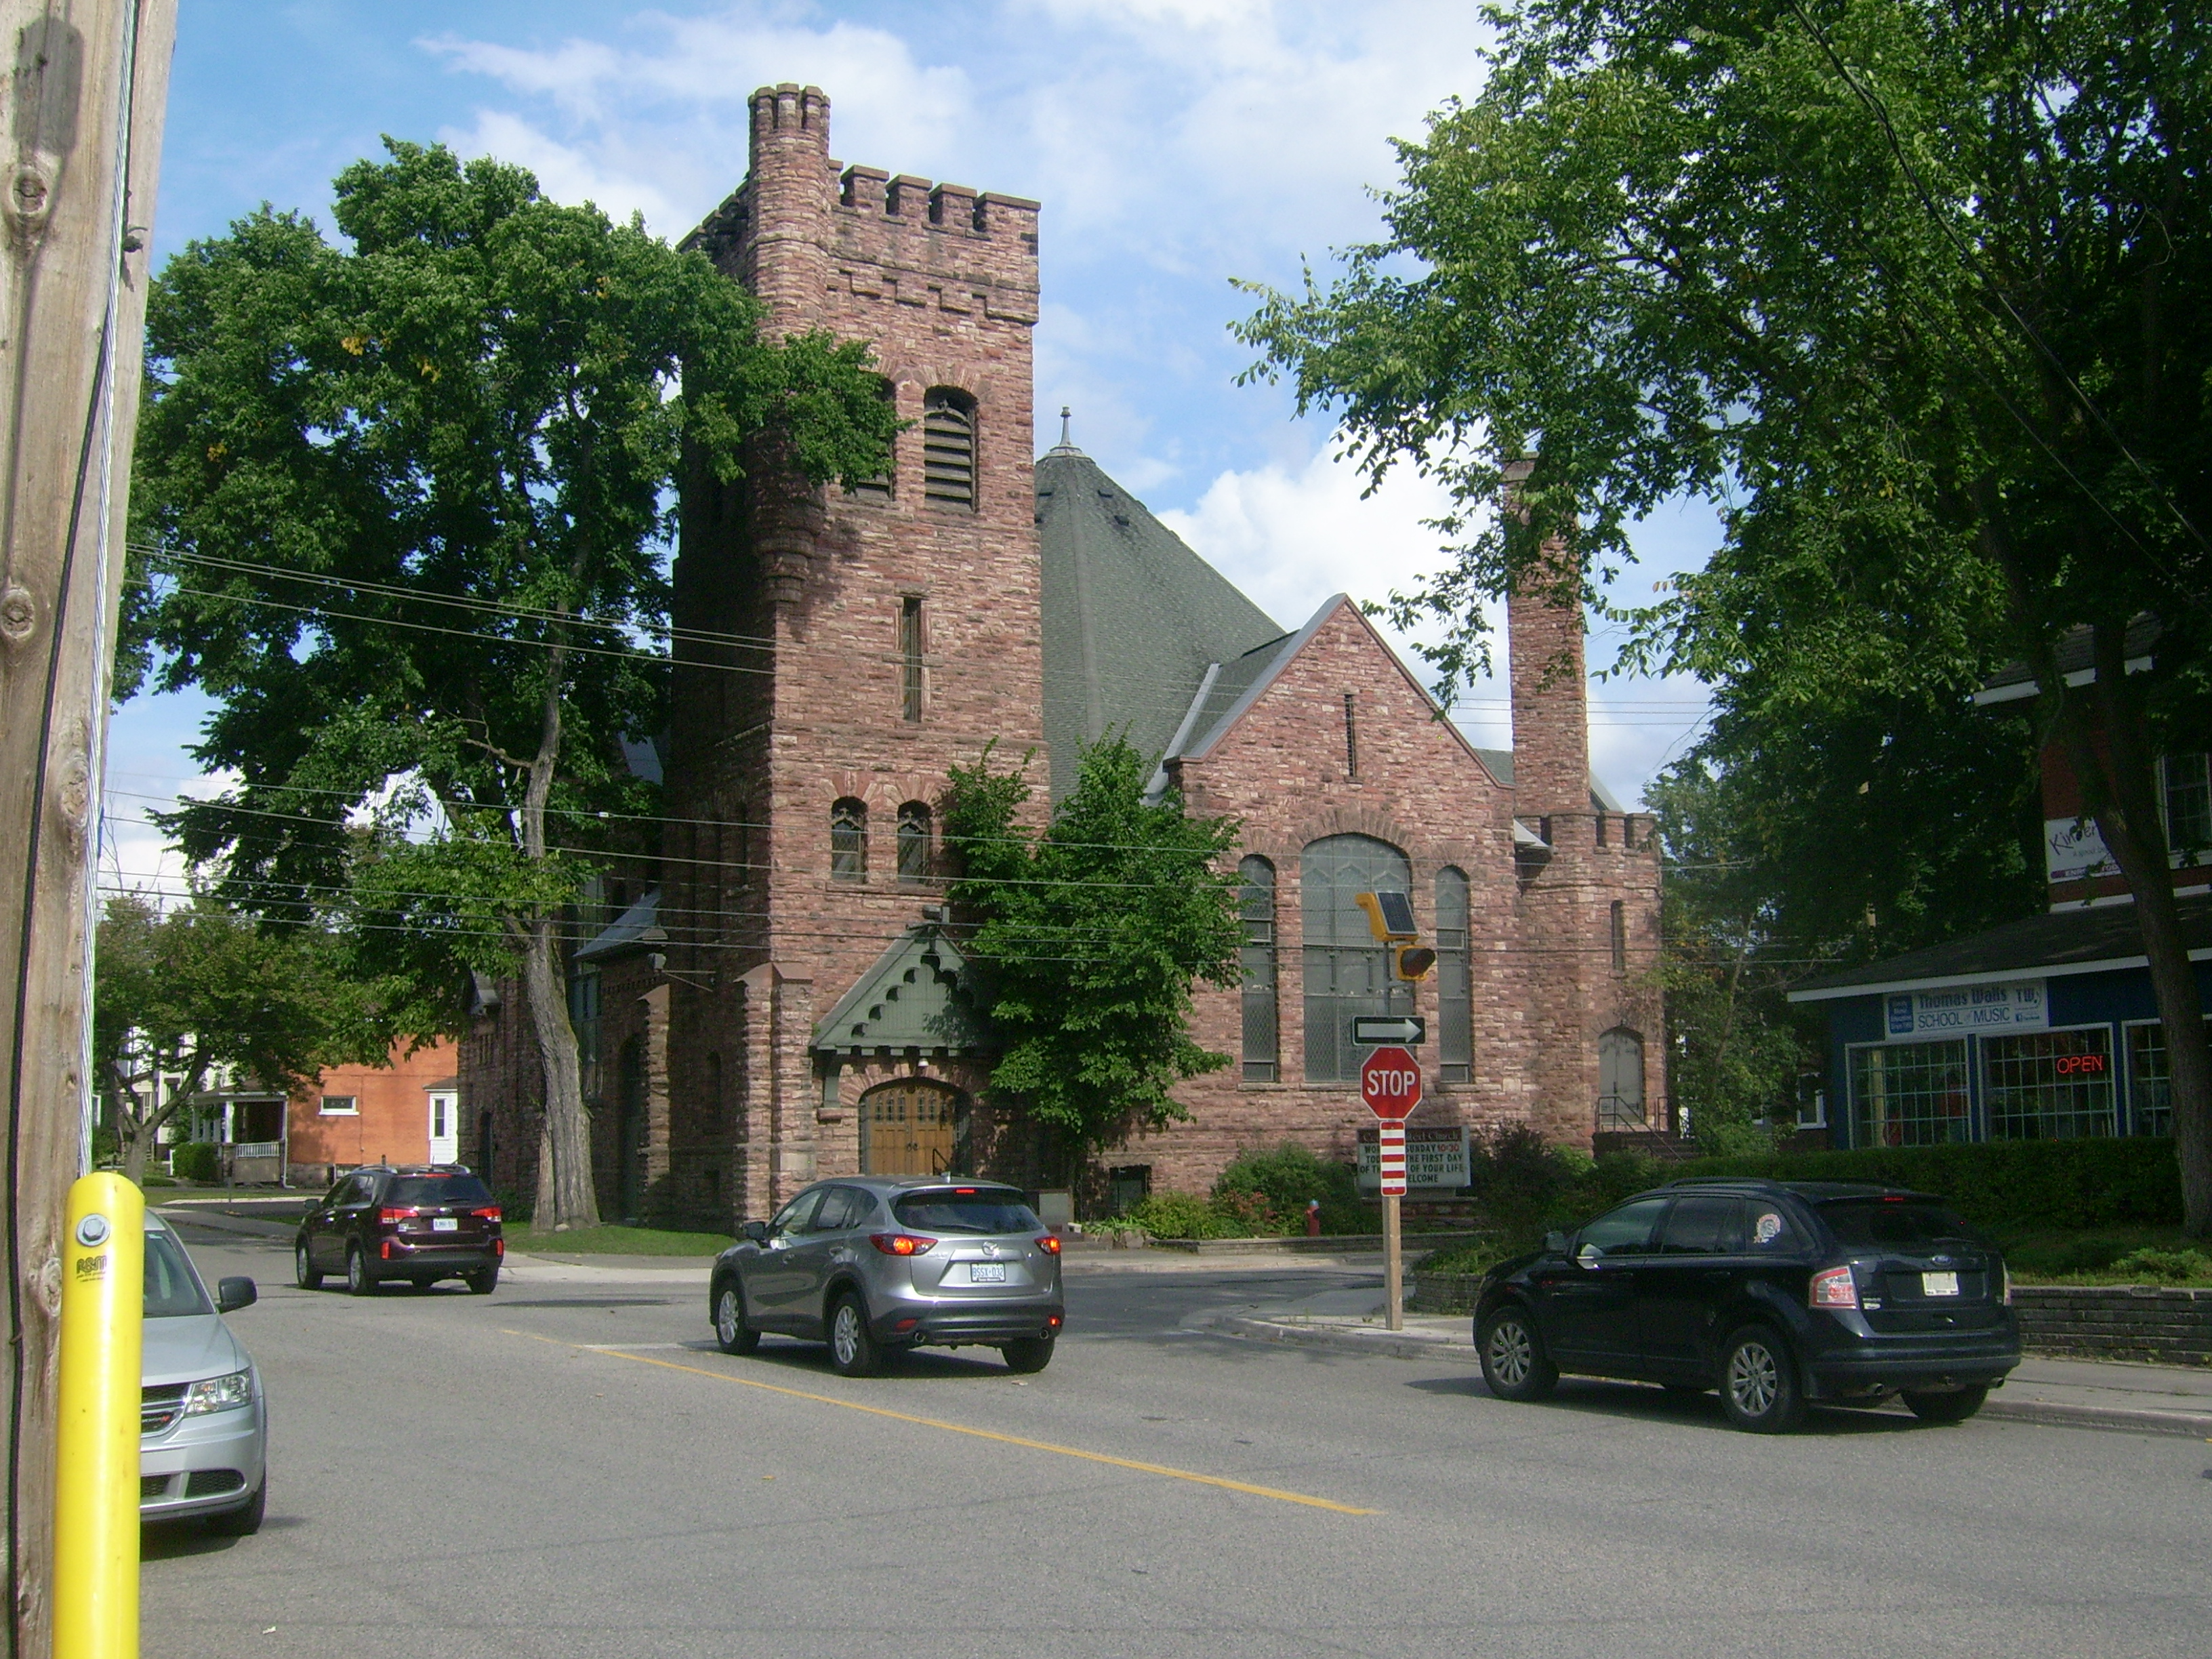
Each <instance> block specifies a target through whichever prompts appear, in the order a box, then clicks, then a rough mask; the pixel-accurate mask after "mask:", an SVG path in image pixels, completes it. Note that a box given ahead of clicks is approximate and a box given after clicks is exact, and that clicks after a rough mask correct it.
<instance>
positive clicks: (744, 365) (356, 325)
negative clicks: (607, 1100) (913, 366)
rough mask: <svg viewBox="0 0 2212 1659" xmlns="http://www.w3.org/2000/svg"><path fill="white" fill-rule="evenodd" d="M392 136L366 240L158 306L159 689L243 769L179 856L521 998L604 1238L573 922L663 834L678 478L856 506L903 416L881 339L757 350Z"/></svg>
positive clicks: (254, 225) (740, 308)
mask: <svg viewBox="0 0 2212 1659" xmlns="http://www.w3.org/2000/svg"><path fill="white" fill-rule="evenodd" d="M386 144H387V148H388V149H389V150H390V159H389V160H388V161H382V162H372V161H362V162H358V163H356V165H354V166H353V167H349V168H348V169H347V170H346V171H345V172H344V173H342V174H341V175H340V176H339V178H338V179H337V203H336V212H335V219H336V223H337V228H338V230H339V231H340V232H341V233H343V235H344V236H345V237H346V238H347V239H348V245H347V246H331V244H330V243H328V242H326V241H325V240H324V238H323V236H322V234H320V232H319V230H318V229H317V228H316V227H315V226H314V224H313V222H310V221H308V220H307V219H305V218H303V217H301V216H298V215H296V214H291V213H277V212H273V211H271V210H269V209H268V208H266V207H264V209H263V210H261V211H259V212H258V213H256V214H254V215H252V216H249V217H247V218H245V219H242V220H240V221H239V222H237V223H235V224H234V225H233V226H232V228H231V231H230V234H228V236H224V237H222V238H218V239H216V240H210V241H205V242H197V243H194V244H193V245H191V246H190V247H188V248H186V249H185V252H182V253H181V254H179V255H178V256H177V257H176V258H174V259H173V260H172V261H171V262H170V263H169V264H168V265H167V268H166V269H165V270H163V272H162V274H161V277H160V279H159V281H158V282H157V283H156V284H155V288H154V290H153V292H152V295H151V296H150V302H149V311H148V325H147V327H148V344H147V364H148V374H149V386H148V395H147V400H146V408H145V413H144V416H143V421H142V423H141V429H140V434H139V440H138V453H137V479H136V483H135V486H134V491H133V503H134V507H136V509H137V511H138V513H139V514H140V518H141V522H142V524H143V537H142V539H143V540H146V541H148V542H149V543H150V544H151V545H152V548H153V552H152V555H151V557H150V561H149V563H150V570H151V572H152V574H154V575H155V578H156V580H155V581H154V582H153V583H152V585H151V586H148V587H146V588H145V589H144V590H143V591H142V592H141V593H140V594H139V595H138V596H137V599H135V600H134V605H133V609H132V612H131V620H132V623H133V625H134V627H135V629H136V630H137V635H138V636H139V637H140V638H142V639H143V640H146V641H150V644H151V647H152V649H153V651H154V653H156V654H157V656H158V659H159V662H160V667H159V678H160V682H161V684H163V685H164V686H165V687H177V686H183V685H188V684H189V685H197V686H199V687H201V688H203V689H204V690H207V691H208V692H210V693H211V694H212V695H213V696H215V697H216V699H217V702H218V704H219V707H218V708H217V710H216V714H214V715H213V716H212V717H211V718H210V720H209V721H208V723H207V726H206V729H205V732H204V738H203V739H202V741H201V743H200V744H199V745H198V747H197V749H196V750H195V751H194V752H195V754H196V756H197V758H198V759H199V760H200V761H202V762H203V763H205V764H207V765H209V766H210V767H227V768H230V769H234V770H235V771H236V772H237V774H238V775H239V776H240V778H241V780H242V782H241V783H240V785H239V787H236V788H234V789H233V790H231V791H229V792H228V793H227V794H225V795H224V796H223V797H222V799H219V800H217V801H214V802H209V803H204V804H199V805H192V806H190V807H188V808H186V809H185V811H182V812H181V813H180V814H179V816H178V817H177V818H176V820H175V821H174V828H175V829H176V832H177V833H178V835H179V837H180V841H181V844H182V845H183V847H184V848H185V852H186V853H187V854H189V855H190V856H191V858H193V859H194V860H197V861H200V862H203V863H206V862H210V861H218V862H219V865H220V886H219V890H221V891H222V893H223V895H224V896H226V897H228V898H229V899H231V900H233V901H234V902H239V903H241V904H246V905H248V906H251V907H252V908H256V909H258V910H259V911H262V912H264V913H265V914H269V915H306V914H309V913H312V912H314V911H317V910H319V909H320V908H324V907H325V906H326V905H327V904H329V903H330V902H332V901H333V900H334V899H336V898H337V897H338V896H341V895H347V894H352V895H354V896H357V897H358V898H359V899H360V900H361V905H360V907H359V908H356V910H355V911H354V912H353V921H354V923H355V925H356V930H357V932H358V933H359V936H360V940H361V943H362V945H363V948H364V950H365V951H368V954H370V955H372V956H375V955H377V954H378V953H379V951H381V953H382V955H383V957H385V958H386V966H394V967H396V966H400V965H404V966H406V967H408V968H409V969H410V970H411V971H413V972H414V973H415V974H416V975H417V976H418V977H419V978H422V979H424V980H426V981H428V980H435V979H438V978H441V977H442V979H443V981H445V983H447V985H449V986H451V987H454V988H455V993H456V994H457V992H458V987H459V984H460V982H461V979H462V975H461V973H460V971H459V970H460V969H461V968H462V967H464V966H471V967H477V968H480V969H493V970H497V971H513V972H516V973H519V975H520V978H521V981H522V985H523V990H524V998H523V1000H524V1002H525V1004H526V1009H527V1012H528V1017H529V1019H530V1023H531V1030H532V1036H533V1037H534V1039H535V1045H536V1049H537V1054H538V1060H539V1062H540V1065H541V1067H542V1070H543V1073H544V1082H545V1132H544V1139H543V1142H542V1149H541V1150H542V1157H541V1160H540V1165H541V1176H540V1181H539V1200H538V1217H539V1218H540V1220H541V1222H543V1223H546V1224H548V1225H557V1224H560V1223H563V1222H565V1223H568V1224H570V1225H590V1224H591V1223H592V1222H593V1221H594V1220H595V1219H596V1218H597V1212H598V1206H597V1200H596V1199H595V1197H594V1194H593V1187H592V1170H591V1141H590V1135H589V1133H588V1124H587V1122H586V1115H585V1108H584V1103H583V1098H582V1093H581V1079H580V1068H579V1065H578V1059H577V1050H576V1041H575V1034H574V1031H573V1030H571V1028H570V1026H569V1024H568V1013H567V1008H566V998H565V994H564V988H565V987H564V985H563V982H562V957H561V948H560V947H561V945H562V943H563V941H562V920H561V919H562V914H563V907H564V905H566V904H567V903H568V901H569V900H570V899H571V898H572V897H573V896H574V892H575V890H576V888H577V885H578V883H579V879H580V871H581V868H582V866H583V862H584V861H587V860H589V859H590V858H591V857H592V856H593V855H594V854H601V853H604V852H605V851H607V850H609V849H610V848H612V849H616V850H619V849H621V848H623V847H624V846H626V845H628V844H629V842H625V840H624V837H623V827H624V826H625V825H628V826H629V827H630V829H633V830H635V829H636V828H637V825H636V820H635V817H625V816H624V815H649V814H650V813H652V812H653V811H654V810H655V805H656V802H657V795H656V794H655V793H653V791H652V790H650V789H649V788H648V787H647V786H646V785H644V784H642V783H641V782H639V781H636V780H635V779H634V778H632V777H630V776H629V774H628V772H627V770H626V769H625V767H624V765H623V757H622V750H621V739H622V738H623V735H624V734H625V733H640V734H642V733H647V732H657V731H659V730H660V729H661V727H662V726H663V724H664V723H665V691H666V674H665V666H666V659H665V655H664V654H663V653H662V652H661V650H660V649H659V638H658V637H657V630H660V629H663V628H664V627H665V615H666V609H667V591H666V567H667V554H668V549H669V543H670V538H671V536H672V534H673V532H674V516H673V511H672V506H671V503H672V500H673V485H674V483H675V481H676V478H677V475H678V465H679V461H684V462H686V463H687V464H689V465H692V466H694V467H696V468H697V469H698V470H699V472H700V475H701V476H702V477H706V476H711V477H715V478H719V479H720V481H722V482H723V483H732V482H734V481H736V480H737V479H738V477H740V476H741V473H742V471H743V470H744V469H743V467H742V466H741V459H750V460H751V461H752V462H753V463H754V465H753V471H754V473H755V476H756V477H760V476H761V475H762V473H763V467H765V468H766V469H767V470H768V471H769V473H771V474H772V476H773V477H775V478H776V479H778V480H779V481H781V480H787V479H793V478H795V479H798V480H800V481H803V483H805V484H806V485H808V486H812V485H817V484H819V483H822V482H823V481H824V480H827V479H829V478H835V477H843V478H846V479H848V480H849V479H854V478H858V477H866V476H869V475H872V474H873V473H876V472H878V471H880V470H881V468H882V466H883V465H884V457H885V455H886V454H887V453H888V445H889V442H890V436H891V435H892V432H893V430H894V428H895V426H896V420H895V417H894V416H892V415H891V414H890V411H889V410H887V409H886V408H885V406H884V404H883V403H882V402H881V401H880V399H879V398H878V392H877V384H878V383H877V380H876V377H875V376H874V375H873V374H871V373H869V372H868V368H867V363H868V356H867V353H866V349H864V348H863V347H861V346H859V345H855V344H849V343H848V344H842V345H841V344H837V343H835V342H833V341H831V340H830V339H829V337H827V336H824V335H819V334H815V335H805V336H793V337H787V338H786V339H784V340H782V341H781V342H769V341H765V340H763V339H761V338H760V337H758V334H757V326H756V325H757V319H758V318H759V315H760V311H759V307H758V306H757V303H756V302H755V301H753V300H752V299H751V298H750V296H748V295H746V294H745V293H744V291H743V290H742V289H739V288H738V286H737V285H736V284H735V283H731V282H729V281H727V280H726V279H725V278H724V277H723V276H720V274H719V273H718V272H716V271H715V270H714V268H713V267H712V266H711V265H710V264H708V262H707V260H706V259H705V258H702V257H701V256H700V255H698V254H696V253H689V252H676V251H673V250H671V248H669V247H668V246H666V245H665V243H662V242H660V241H659V240H656V239H654V238H653V237H652V236H650V235H648V234H646V232H645V230H644V228H642V226H641V224H640V223H639V222H635V221H633V222H631V223H630V224H629V225H627V226H622V225H616V224H612V223H611V222H609V221H608V220H607V219H606V218H605V216H603V215H602V214H600V213H599V210H597V209H595V208H592V207H591V206H589V205H586V206H584V207H580V208H576V207H565V206H562V205H560V204H556V203H553V202H550V201H548V200H546V199H545V198H544V197H542V196H540V195H539V193H538V187H537V184H536V182H535V180H534V179H532V177H531V175H530V174H529V173H526V172H524V171H523V170H522V169H520V168H519V167H507V166H502V165H501V164H499V163H496V162H494V161H472V162H470V163H469V164H468V165H467V166H465V167H464V166H462V165H461V164H460V163H459V162H458V161H456V160H455V158H454V157H453V155H451V154H450V153H448V152H447V150H445V149H442V148H436V147H433V148H428V149H425V148H422V147H420V146H417V145H413V144H406V143H397V142H393V141H391V140H387V141H386ZM779 487H781V485H780V486H779ZM364 815H367V816H368V817H369V818H370V819H371V820H373V824H372V827H371V829H369V831H368V832H367V834H366V843H367V844H366V845H365V846H364V845H363V844H362V843H363V841H364V831H363V829H362V822H361V821H362V817H363V816H364ZM356 878H359V880H360V886H359V887H358V888H357V889H356V886H355V884H356Z"/></svg>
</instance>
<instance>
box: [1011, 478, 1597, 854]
mask: <svg viewBox="0 0 2212 1659" xmlns="http://www.w3.org/2000/svg"><path fill="white" fill-rule="evenodd" d="M1036 522H1037V539H1038V542H1039V544H1040V546H1041V549H1042V556H1043V566H1044V580H1043V590H1042V610H1043V623H1044V735H1045V741H1046V743H1048V744H1049V745H1050V746H1051V749H1052V798H1053V799H1054V801H1055V802H1057V801H1060V800H1062V799H1066V796H1067V794H1068V793H1069V792H1070V791H1071V790H1073V788H1074V787H1075V769H1076V763H1077V761H1078V760H1079V757H1080V751H1081V750H1082V748H1083V745H1084V744H1087V743H1092V742H1096V741H1097V739H1098V738H1101V737H1103V736H1104V735H1105V734H1106V733H1107V732H1126V734H1127V737H1128V739H1129V741H1130V743H1131V744H1133V746H1134V747H1135V748H1136V750H1137V751H1138V752H1139V754H1141V755H1143V756H1144V757H1146V759H1147V760H1150V761H1152V762H1155V763H1157V762H1158V761H1161V760H1163V759H1164V758H1166V757H1170V756H1192V757H1196V756H1202V755H1204V754H1205V753H1206V751H1207V750H1210V749H1211V748H1212V746H1213V744H1215V743H1217V742H1218V741H1219V740H1220V739H1221V738H1223V737H1224V736H1225V735H1226V734H1227V732H1228V731H1229V729H1230V727H1231V726H1234V725H1235V724H1236V722H1237V718H1238V717H1239V716H1240V715H1241V714H1243V711H1244V709H1245V708H1247V707H1248V706H1249V704H1250V703H1251V702H1252V701H1253V700H1254V699H1255V697H1256V696H1258V694H1259V693H1260V692H1261V691H1262V690H1265V689H1266V688H1267V684H1268V683H1269V682H1270V681H1272V680H1273V678H1274V677H1275V676H1276V675H1277V674H1279V673H1280V672H1281V671H1283V670H1284V668H1285V667H1286V666H1287V665H1289V664H1290V662H1291V659H1293V658H1294V657H1296V656H1297V653H1298V652H1299V650H1300V649H1301V648H1302V647H1304V644H1305V642H1306V641H1307V640H1308V639H1310V637H1312V635H1313V634H1314V633H1315V632H1316V630H1317V629H1319V628H1320V627H1321V626H1322V623H1324V622H1326V621H1327V620H1328V617H1329V616H1330V615H1331V614H1332V613H1333V612H1334V610H1335V609H1336V607H1337V606H1338V605H1342V604H1348V603H1349V602H1350V601H1349V600H1348V599H1346V596H1345V595H1343V594H1341V593H1339V594H1336V595H1334V596H1333V597H1332V598H1330V599H1328V600H1327V601H1325V602H1324V603H1323V604H1322V606H1321V608H1320V609H1319V610H1318V611H1315V613H1314V614H1313V616H1312V617H1310V619H1309V620H1308V621H1307V622H1306V623H1305V625H1304V627H1303V628H1300V629H1297V630H1295V631H1292V630H1288V629H1284V628H1283V627H1282V626H1281V625H1280V624H1279V623H1277V622H1276V621H1275V620H1274V619H1273V617H1269V616H1268V615H1267V612H1265V611H1261V609H1260V607H1259V606H1257V605H1254V604H1253V603H1252V601H1251V600H1249V599H1247V598H1245V597H1244V595H1243V593H1242V592H1239V591H1238V590H1237V586H1235V584H1233V583H1232V582H1231V581H1230V580H1229V579H1228V578H1227V577H1225V576H1224V575H1223V574H1221V573H1220V572H1219V571H1218V570H1216V569H1215V568H1213V567H1212V565H1210V564H1208V563H1206V561H1205V560H1204V559H1202V558H1200V556H1198V555H1197V554H1196V553H1194V552H1193V551H1192V550H1190V548H1189V547H1188V545H1186V544H1184V542H1183V541H1182V538H1180V537H1179V536H1177V535H1176V533H1175V532H1173V531H1172V530H1170V529H1169V528H1168V527H1167V526H1165V525H1164V524H1162V523H1161V522H1160V521H1159V520H1158V519H1155V518H1154V517H1153V516H1152V513H1149V512H1148V511H1146V507H1145V504H1144V503H1143V502H1142V501H1139V500H1137V498H1136V497H1135V496H1133V495H1131V494H1130V493H1129V492H1128V491H1127V490H1126V489H1123V488H1122V487H1121V485H1120V484H1118V483H1115V482H1114V480H1113V479H1112V478H1110V477H1108V476H1107V475H1106V473H1105V471H1104V470H1103V469H1102V468H1101V467H1100V466H1099V465H1098V464H1097V462H1096V461H1094V460H1092V459H1091V458H1090V457H1089V456H1088V455H1086V454H1085V453H1083V452H1082V451H1081V450H1079V449H1078V448H1076V447H1075V446H1074V445H1073V444H1071V443H1069V442H1067V441H1066V440H1065V439H1063V440H1062V441H1060V443H1058V444H1056V445H1054V447H1052V448H1051V449H1048V450H1047V451H1046V452H1045V453H1044V454H1042V456H1040V457H1038V459H1037V463H1036ZM1475 752H1476V753H1477V754H1478V755H1479V756H1480V757H1481V759H1482V763H1483V764H1484V765H1485V766H1486V767H1488V768H1489V769H1490V772H1491V775H1492V776H1493V777H1495V778H1496V779H1497V780H1498V781H1499V782H1500V783H1502V784H1504V785H1505V786H1506V787H1509V788H1510V787H1511V786H1512V782H1513V754H1512V751H1511V750H1506V749H1480V750H1476V751H1475ZM1153 783H1154V787H1155V788H1160V787H1165V783H1166V776H1165V774H1164V772H1162V773H1159V774H1158V775H1155V777H1154V780H1153ZM1590 805H1592V807H1593V808H1595V809H1596V810H1598V811H1607V812H1619V811H1624V810H1625V809H1624V808H1623V807H1622V806H1621V805H1620V803H1619V802H1618V801H1617V800H1616V799H1614V798H1613V795H1612V793H1610V792H1609V791H1607V789H1606V787H1605V786H1604V785H1602V784H1601V783H1600V782H1598V781H1597V780H1596V779H1595V778H1592V779H1591V780H1590Z"/></svg>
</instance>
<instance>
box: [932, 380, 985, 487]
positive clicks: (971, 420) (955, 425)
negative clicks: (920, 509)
mask: <svg viewBox="0 0 2212 1659" xmlns="http://www.w3.org/2000/svg"><path fill="white" fill-rule="evenodd" d="M921 493H922V496H923V499H925V500H926V501H928V502H929V504H930V505H931V506H932V507H963V508H965V509H966V510H968V511H969V512H971V513H972V512H974V511H975V399H974V398H970V397H969V395H968V394H967V393H966V392H956V391H954V390H953V389H952V388H951V386H938V387H936V388H934V389H933V390H932V391H931V392H930V393H929V395H928V396H927V397H926V398H923V399H922V400H921Z"/></svg>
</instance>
